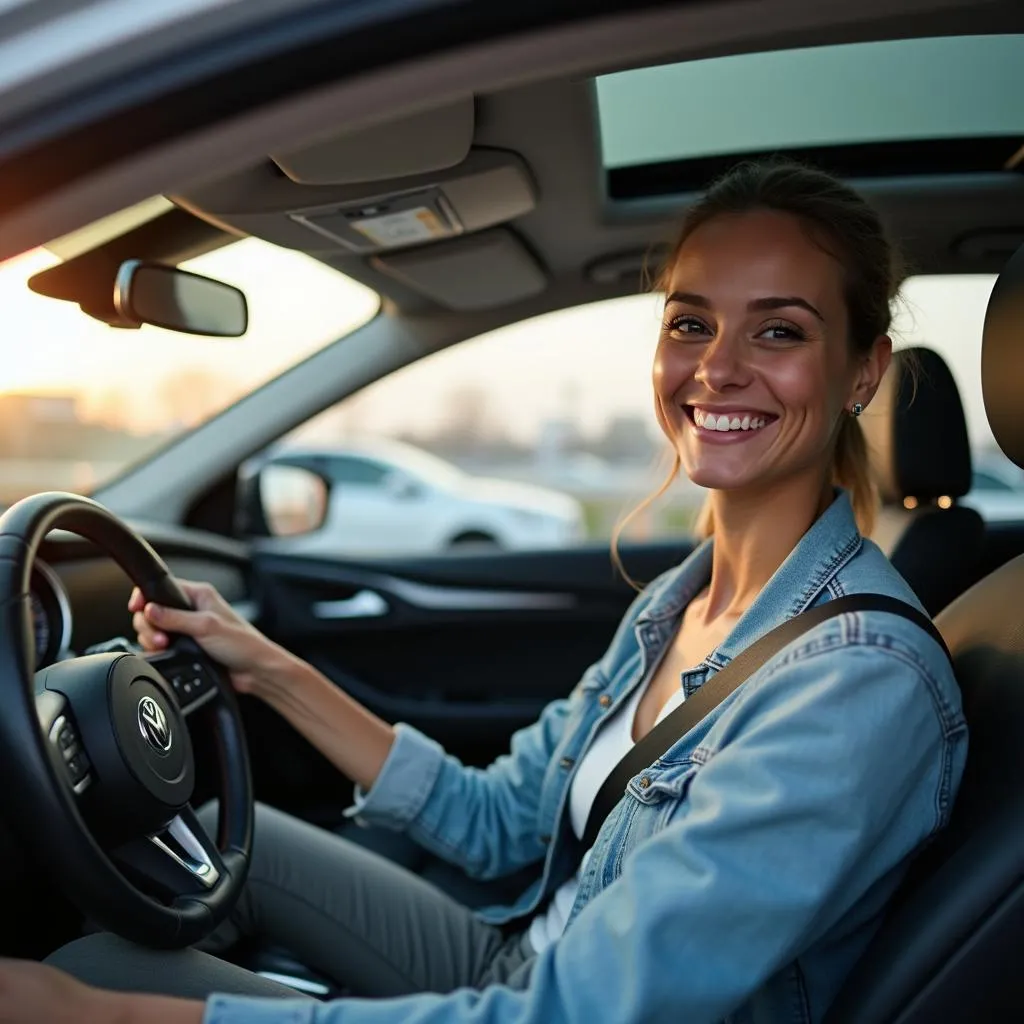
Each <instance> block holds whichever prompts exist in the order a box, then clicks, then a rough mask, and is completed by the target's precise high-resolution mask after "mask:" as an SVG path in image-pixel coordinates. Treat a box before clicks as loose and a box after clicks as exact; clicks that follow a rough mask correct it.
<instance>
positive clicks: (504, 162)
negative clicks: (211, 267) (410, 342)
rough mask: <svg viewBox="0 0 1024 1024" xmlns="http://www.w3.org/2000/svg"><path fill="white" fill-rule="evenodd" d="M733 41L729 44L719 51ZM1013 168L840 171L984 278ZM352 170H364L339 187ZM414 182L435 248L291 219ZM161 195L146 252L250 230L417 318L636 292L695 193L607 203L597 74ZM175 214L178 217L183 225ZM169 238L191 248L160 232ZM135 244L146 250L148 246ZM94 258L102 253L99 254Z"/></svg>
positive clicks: (316, 142)
mask: <svg viewBox="0 0 1024 1024" xmlns="http://www.w3.org/2000/svg"><path fill="white" fill-rule="evenodd" d="M989 14H990V15H991V18H992V20H991V21H990V22H989V23H988V24H984V25H983V24H976V25H975V30H977V31H993V30H1006V31H1013V30H1016V31H1021V30H1024V17H1022V8H1021V7H1020V6H1018V5H1016V4H1014V5H1006V6H1002V5H996V6H992V5H990V7H989ZM933 21H934V25H935V28H934V29H931V28H930V27H929V26H930V25H931V24H932V22H928V21H926V20H925V19H918V20H917V21H914V22H910V23H908V25H907V29H908V31H907V34H908V35H914V34H920V33H925V34H932V33H933V32H935V33H940V32H942V31H944V30H951V31H954V32H955V31H961V32H962V31H965V30H966V29H967V23H966V22H964V21H961V22H960V23H948V24H947V23H946V22H944V21H943V20H942V19H941V18H940V17H936V18H935V19H934V20H933ZM892 34H898V33H890V35H892ZM856 38H857V37H852V36H851V35H850V33H849V31H846V30H844V29H843V28H842V27H841V26H840V27H837V28H835V29H833V30H829V31H828V32H825V31H824V30H822V31H821V32H818V33H816V34H815V35H814V36H808V35H807V33H806V32H804V33H802V34H801V35H799V36H797V35H793V36H789V37H786V36H779V37H778V38H777V39H776V40H775V46H776V48H779V49H783V48H786V47H789V46H806V45H811V44H823V43H836V42H848V41H854V40H855V39H856ZM742 50H743V46H742V43H741V41H740V40H737V41H736V43H735V44H734V46H733V47H732V48H731V52H742ZM717 52H718V53H721V52H722V51H721V50H719V51H717ZM708 55H709V53H708V52H707V51H706V50H705V51H701V50H700V49H698V48H697V47H696V46H695V47H694V48H693V49H692V50H690V51H688V52H682V53H681V52H679V51H678V50H676V51H674V52H672V53H666V54H665V55H664V60H666V61H670V60H679V59H685V58H687V57H705V56H708ZM652 63H653V62H652ZM604 70H616V69H612V68H608V69H604ZM711 102H713V98H712V100H711ZM1020 141H1021V142H1024V138H1022V139H1021V140H1020ZM396 143H397V144H396ZM446 156H447V157H448V160H447V162H448V163H451V162H452V160H453V159H454V160H455V161H457V162H455V163H454V165H453V166H447V167H441V168H435V169H433V170H425V171H423V172H422V173H415V172H416V171H417V170H420V168H418V167H417V166H416V164H417V161H424V160H426V161H430V160H433V161H435V162H438V161H439V162H442V163H443V162H445V158H446ZM396 169H397V170H398V172H400V173H396ZM935 170H936V172H941V170H942V168H941V167H939V168H936V169H935ZM1022 171H1024V161H1021V163H1018V165H1017V166H1016V168H1015V169H1014V170H1004V169H1002V168H1001V167H1000V166H999V165H998V164H994V165H993V166H992V167H991V168H988V169H987V170H986V171H985V172H983V173H978V172H976V173H969V174H965V173H926V174H921V173H916V174H914V175H912V176H908V175H893V176H889V177H885V176H878V175H877V173H872V174H871V175H869V176H868V177H865V178H863V180H858V179H857V178H851V181H852V183H853V184H855V185H856V186H857V187H859V188H860V189H861V190H862V191H863V192H864V193H865V194H867V195H868V196H869V198H870V199H871V200H872V201H873V202H874V203H875V205H876V206H877V208H878V209H879V210H880V211H881V213H882V214H883V216H884V217H885V219H886V220H887V222H888V224H889V226H890V228H891V230H892V232H893V234H894V236H895V237H896V238H897V239H898V241H899V242H900V244H901V246H902V248H903V251H904V253H905V255H906V257H907V264H908V266H909V268H910V270H911V271H912V272H916V273H991V272H996V271H998V270H999V269H1000V268H1001V266H1002V265H1003V263H1004V262H1005V259H1006V258H1007V256H1008V255H1009V254H1010V253H1011V252H1012V251H1013V250H1014V249H1015V248H1016V246H1017V245H1019V244H1020V243H1021V242H1022V241H1024V174H1022V173H1021V172H1022ZM289 175H292V177H290V176H289ZM293 177H298V178H303V179H305V180H303V181H296V180H293ZM352 177H356V178H359V177H361V178H362V179H363V180H361V181H352V180H348V181H345V180H344V179H346V178H349V179H351V178H352ZM332 178H333V181H332V183H326V184H325V183H323V181H324V180H325V179H326V180H328V181H331V179H332ZM316 179H319V181H318V182H317V183H311V182H312V181H315V180H316ZM418 190H428V192H429V196H428V198H429V197H432V196H434V195H436V192H437V190H440V192H441V193H442V195H443V197H444V198H445V200H449V199H450V200H451V203H450V204H449V206H448V207H445V208H446V209H450V207H451V206H452V205H454V206H456V211H455V212H456V214H457V216H458V218H459V219H461V220H462V221H463V222H464V223H465V224H466V225H467V227H468V229H469V230H467V231H466V232H465V233H464V234H462V235H460V236H457V237H454V238H449V239H445V240H441V241H432V242H429V243H425V244H417V245H414V246H405V247H399V248H396V249H388V250H385V251H377V252H373V251H362V252H355V251H353V250H352V249H351V248H349V247H348V246H347V245H346V244H344V243H343V242H341V241H338V240H336V239H333V238H328V237H327V236H326V235H324V234H322V233H318V232H317V231H315V230H311V229H310V228H309V226H308V225H307V224H304V223H301V222H298V221H296V219H295V217H296V216H302V217H310V216H319V215H320V214H323V213H325V212H327V211H331V212H333V211H334V210H335V209H336V208H338V207H339V206H342V205H344V206H345V207H347V208H351V209H354V208H356V207H363V208H365V207H366V206H367V205H373V206H381V204H388V203H397V204H398V205H399V206H400V205H401V204H402V197H403V196H405V195H406V194H408V193H410V192H412V191H418ZM453 197H457V198H453ZM170 198H171V199H172V200H173V202H174V203H175V204H176V205H177V206H178V207H179V208H180V210H183V211H187V213H188V215H190V216H188V217H187V218H183V217H182V214H181V213H180V212H179V211H175V212H174V214H173V215H165V216H164V217H163V218H161V220H162V221H163V222H164V223H165V224H166V225H167V229H168V232H169V234H170V237H171V239H172V241H167V240H166V239H165V240H164V241H163V242H162V243H160V244H159V245H158V244H157V242H156V237H157V236H158V235H159V234H160V233H159V232H152V233H151V234H152V235H153V240H152V242H147V244H148V245H150V246H151V248H153V249H154V250H159V249H160V246H161V245H162V246H163V248H164V250H165V251H164V253H163V254H162V255H164V258H181V257H182V255H184V254H185V253H194V252H197V251H201V249H202V248H207V247H211V246H213V245H215V244H221V243H223V242H225V241H227V240H229V239H230V237H233V236H238V235H254V236H256V237H261V238H264V239H266V240H268V241H271V242H275V243H277V244H281V245H285V246H288V247H292V248H297V249H301V250H303V251H305V252H307V253H308V254H309V255H311V256H313V257H315V258H317V259H319V260H321V261H323V262H325V263H327V264H329V265H331V266H333V267H335V268H336V269H338V270H339V271H342V272H343V273H345V274H346V275H348V276H350V277H352V278H354V279H356V280H358V281H361V282H363V283H365V284H367V285H368V286H370V287H371V288H373V289H374V290H375V291H377V292H379V293H380V294H381V295H382V296H383V297H384V299H385V300H386V303H387V304H388V308H390V309H391V310H392V311H395V312H399V313H403V314H407V315H413V314H416V315H424V314H427V315H429V314H431V313H435V312H437V313H441V312H443V313H446V314H447V313H451V312H452V311H453V310H454V311H456V312H468V311H470V310H483V309H487V310H492V311H493V310H500V309H501V308H502V307H504V306H508V307H509V309H510V311H511V310H513V309H515V308H516V306H517V303H518V302H519V301H520V300H523V299H527V298H530V297H532V296H536V295H537V294H538V292H544V293H546V294H545V298H546V300H547V302H546V305H548V306H549V307H550V308H557V306H558V305H559V296H560V294H561V293H563V292H564V294H565V296H566V299H567V301H568V300H569V297H570V296H577V295H579V293H580V285H581V284H584V285H585V286H586V291H587V293H588V294H589V295H592V296H593V297H601V296H607V297H612V296H615V295H621V294H626V293H630V292H635V291H636V290H637V288H638V286H639V285H640V283H641V271H642V267H643V264H644V261H645V258H646V257H647V256H648V255H649V253H650V251H651V249H652V247H656V246H657V245H658V244H659V243H663V242H664V241H665V240H667V239H668V238H669V237H670V236H671V231H672V228H673V225H674V224H675V223H677V222H678V219H679V217H680V214H681V212H682V211H683V210H684V209H685V207H686V205H687V204H688V203H690V202H692V201H693V199H694V193H693V192H680V193H677V194H667V195H659V196H654V197H651V198H642V199H630V200H626V201H621V200H612V199H610V198H609V197H608V190H607V185H606V180H605V176H604V173H603V168H602V166H601V156H600V140H599V132H598V120H597V110H596V90H595V86H594V80H593V78H591V77H589V76H581V77H574V78H567V79H553V80H547V81H543V82H540V83H534V84H530V85H528V86H523V87H518V88H512V89H506V90H502V91H498V92H492V93H487V94H483V95H476V96H465V97H462V98H461V100H456V101H449V102H448V103H447V104H446V107H445V108H443V109H435V110H425V111H421V112H420V113H419V114H416V115H411V116H410V115H406V116H405V117H404V118H403V120H402V121H401V122H396V123H395V124H394V125H392V126H387V125H385V126H383V127H381V126H372V127H369V128H366V129H357V130H355V131H349V132H348V134H347V135H344V136H338V137H333V136H332V134H331V132H330V129H325V132H324V134H323V135H321V136H319V137H317V138H316V139H313V140H311V142H310V144H309V146H308V147H306V148H305V149H299V150H295V149H292V150H290V151H289V152H288V153H284V154H275V155H274V156H273V157H271V156H270V155H269V154H268V156H267V158H266V159H264V160H262V161H260V163H259V164H257V165H254V166H251V167H248V168H246V169H243V170H241V171H236V172H233V173H231V174H228V175H224V176H222V177H213V178H210V179H207V180H205V181H204V182H203V183H202V184H200V185H195V186H192V187H189V188H187V189H185V190H183V191H182V192H181V193H180V194H173V195H171V196H170ZM175 218H176V219H175ZM194 218H198V219H199V220H200V221H202V222H203V224H204V227H206V226H210V227H212V228H214V229H215V230H214V231H213V233H212V234H209V235H207V236H205V237H206V238H207V242H206V243H205V245H204V244H202V243H201V242H200V243H198V244H197V241H196V238H195V237H193V236H194V235H195V230H194V228H195V225H194ZM185 220H188V221H191V222H192V225H193V227H192V229H191V234H190V233H189V230H188V229H187V228H186V226H185V223H184V221H185ZM335 223H336V222H335ZM221 231H223V232H227V233H228V234H221V233H220V232H221ZM179 233H180V234H181V236H182V237H185V238H186V239H187V242H188V244H182V243H181V241H180V240H177V241H175V240H174V239H178V235H179ZM145 237H146V230H145V228H143V229H142V232H141V234H140V233H139V232H137V233H136V239H137V240H141V239H143V238H145ZM965 240H966V243H965ZM111 244H112V243H111ZM111 244H108V246H107V247H105V248H107V249H108V250H109V249H110V245H111ZM133 244H135V243H133ZM119 248H123V244H122V245H121V246H120V247H119ZM138 255H140V256H151V257H152V256H153V255H154V252H140V253H138ZM156 255H161V253H159V251H157V252H156ZM88 256H89V254H86V256H85V257H79V261H82V260H83V259H87V258H88ZM94 262H95V259H94ZM101 262H102V264H103V265H106V264H108V263H109V256H108V257H107V258H106V259H104V260H103V261H101ZM70 269H71V268H70V266H69V267H68V270H70ZM58 272H59V268H58ZM48 273H50V274H54V273H55V272H54V271H51V272H48ZM39 290H43V291H45V290H46V288H45V287H40V288H39ZM57 291H58V292H59V291H60V289H57ZM63 297H70V296H66V295H65V296H63Z"/></svg>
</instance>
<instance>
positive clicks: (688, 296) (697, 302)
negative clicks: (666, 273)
mask: <svg viewBox="0 0 1024 1024" xmlns="http://www.w3.org/2000/svg"><path fill="white" fill-rule="evenodd" d="M670 302H685V303H686V305H688V306H699V307H700V308H701V309H710V308H711V300H710V299H706V298H705V297H704V296H703V295H697V294H696V293H695V292H673V293H672V294H671V295H670V296H669V297H668V298H667V299H665V305H666V306H667V305H668V304H669V303H670Z"/></svg>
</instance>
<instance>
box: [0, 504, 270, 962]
mask: <svg viewBox="0 0 1024 1024" xmlns="http://www.w3.org/2000/svg"><path fill="white" fill-rule="evenodd" d="M53 529H65V530H69V531H71V532H72V533H77V534H79V535H80V536H82V537H85V538H87V539H89V540H91V541H92V542H93V543H94V544H96V546H97V547H98V548H99V549H100V550H101V551H102V552H104V553H105V554H107V555H109V556H110V557H111V558H112V559H113V560H114V561H115V562H117V563H118V564H119V565H120V566H121V568H122V569H124V571H125V572H126V573H127V574H128V576H129V577H130V578H131V580H132V581H133V582H134V583H135V584H136V586H138V587H139V588H140V589H141V590H142V593H143V594H144V595H145V596H146V599H147V600H149V601H156V602H159V603H160V604H163V605H167V606H168V607H171V608H189V607H191V606H190V604H189V601H188V599H187V598H186V597H185V595H184V594H183V593H182V591H181V588H180V587H179V586H178V585H177V583H176V582H175V580H174V578H173V577H172V576H171V574H170V571H169V570H168V568H167V566H166V565H165V564H164V562H163V561H162V559H161V558H160V556H159V555H157V553H156V552H155V551H154V550H153V549H152V548H151V547H150V546H149V545H148V544H147V543H146V542H145V541H144V540H143V539H142V538H141V537H139V536H138V535H137V534H136V533H134V532H133V531H132V530H131V529H130V528H129V527H128V526H126V525H125V524H124V523H123V522H121V520H119V519H118V518H117V517H116V516H114V515H113V514H112V513H111V512H109V511H108V510H107V509H105V508H104V507H103V506H102V505H99V504H97V503H96V502H94V501H90V500H89V499H87V498H81V497H79V496H77V495H74V494H61V493H55V492H50V493H45V494H37V495H34V496H33V497H30V498H26V499H24V500H23V501H19V502H18V503H17V504H16V505H13V506H12V507H11V508H10V509H9V510H8V511H7V512H6V513H4V515H3V516H2V517H0V694H2V707H0V765H2V768H3V778H4V781H5V789H6V800H5V804H6V807H7V809H8V813H9V814H10V815H11V816H12V822H13V824H15V826H16V827H17V828H18V830H19V832H20V833H21V835H22V836H23V837H24V838H25V839H27V840H28V842H29V843H30V844H31V845H32V847H33V849H34V852H35V853H36V855H37V856H38V858H39V860H40V861H41V862H42V863H43V864H44V865H45V867H46V868H47V869H48V871H49V877H52V878H53V879H54V880H55V881H57V882H58V884H60V885H61V886H62V887H63V889H64V890H65V891H66V893H67V894H68V896H69V897H70V898H71V899H73V900H74V901H75V902H76V903H77V905H78V907H79V908H80V909H81V911H82V912H83V913H84V914H85V915H86V916H87V917H89V918H90V919H92V920H93V921H95V922H96V923H98V924H99V925H101V926H102V927H103V928H106V929H108V930H110V931H113V932H115V933H117V934H119V935H122V936H124V937H125V938H127V939H130V940H132V941H134V942H138V943H141V944H143V945H148V946H153V947H163V948H178V947H183V946H187V945H191V944H192V943H194V942H196V941H198V940H199V939H201V938H203V937H204V936H205V935H207V934H208V933H209V932H211V931H212V930H213V929H214V928H215V927H216V926H217V925H218V924H219V923H220V922H221V921H223V920H224V919H225V917H226V916H227V915H228V913H229V912H230V910H231V908H232V907H233V905H234V903H235V901H236V900H237V898H238V896H239V894H240V892H241V888H242V885H243V883H244V882H245V876H246V872H247V870H248V865H249V858H250V854H251V852H252V829H253V791H252V778H251V776H250V773H249V757H248V753H247V750H246V745H245V736H244V733H243V730H242V723H241V718H240V716H239V711H238V704H237V702H236V700H235V696H234V693H233V691H232V689H231V685H230V682H229V680H228V679H227V675H226V673H225V672H224V670H223V669H221V668H220V667H219V666H217V665H216V664H214V663H213V662H212V661H211V660H210V659H209V658H207V657H206V656H205V655H204V654H203V652H202V651H201V649H200V648H199V647H198V645H196V644H195V643H194V642H193V641H191V640H189V639H187V638H184V637H179V638H176V639H175V640H174V642H173V643H172V645H171V648H170V649H169V651H167V652H161V654H159V655H156V656H153V657H152V658H147V657H142V656H139V655H136V654H133V653H130V652H128V651H124V650H117V651H111V652H109V653H103V654H90V655H86V656H84V657H80V658H72V659H69V660H67V661H61V662H57V663H56V664H54V665H51V666H50V667H48V668H44V669H42V670H41V671H39V672H38V673H35V672H34V671H33V666H34V665H35V651H34V647H35V643H34V639H33V637H34V634H33V629H32V607H31V600H30V595H29V580H30V576H31V572H32V565H33V562H34V560H35V557H36V552H37V550H38V548H39V545H40V542H41V541H42V540H43V538H44V537H45V536H46V535H47V533H49V531H50V530H53ZM186 723H187V724H186ZM193 724H195V725H202V726H203V727H205V728H208V729H209V730H210V731H211V732H212V739H213V743H214V749H215V751H216V758H217V761H218V762H219V772H218V778H219V781H218V794H217V795H218V796H219V800H220V817H219V820H218V827H217V838H216V841H214V840H213V839H211V838H210V836H209V835H208V834H207V832H206V830H205V829H204V828H203V826H202V824H201V823H200V821H199V819H198V818H197V816H196V814H195V812H194V811H193V809H192V807H191V805H190V803H189V801H190V800H191V799H192V792H193V786H194V781H195V761H194V755H193V750H192V743H191V739H190V736H189V728H188V726H191V725H193Z"/></svg>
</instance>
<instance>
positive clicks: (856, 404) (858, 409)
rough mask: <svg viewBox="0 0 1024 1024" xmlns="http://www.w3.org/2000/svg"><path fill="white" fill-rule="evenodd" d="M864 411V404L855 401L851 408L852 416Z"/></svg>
mask: <svg viewBox="0 0 1024 1024" xmlns="http://www.w3.org/2000/svg"><path fill="white" fill-rule="evenodd" d="M863 411H864V406H863V405H861V404H860V402H854V403H853V408H852V409H851V410H850V415H851V416H859V415H860V414H861V413H862V412H863Z"/></svg>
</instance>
